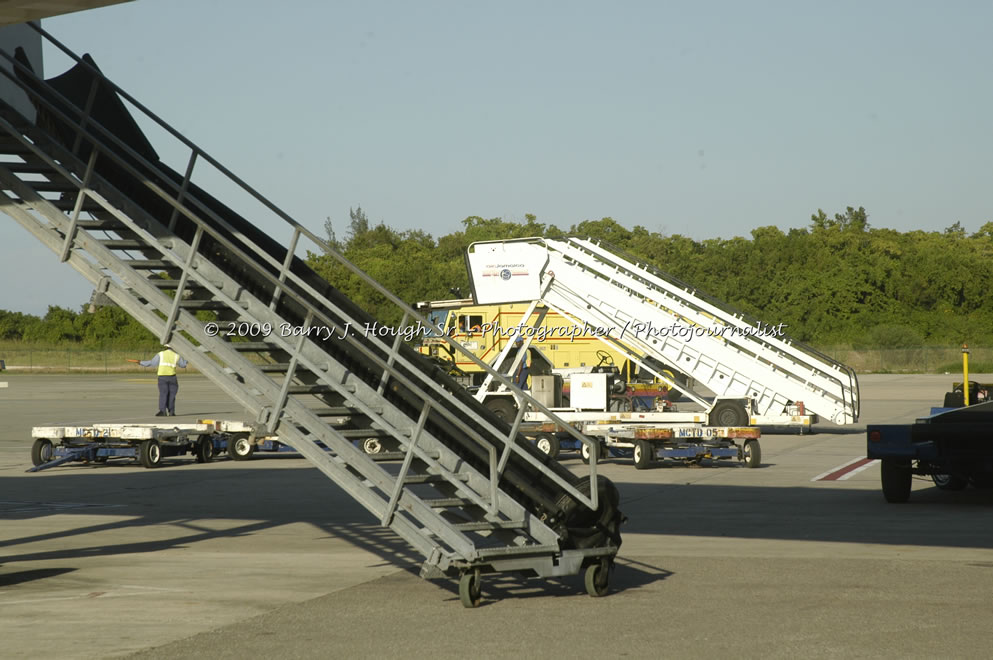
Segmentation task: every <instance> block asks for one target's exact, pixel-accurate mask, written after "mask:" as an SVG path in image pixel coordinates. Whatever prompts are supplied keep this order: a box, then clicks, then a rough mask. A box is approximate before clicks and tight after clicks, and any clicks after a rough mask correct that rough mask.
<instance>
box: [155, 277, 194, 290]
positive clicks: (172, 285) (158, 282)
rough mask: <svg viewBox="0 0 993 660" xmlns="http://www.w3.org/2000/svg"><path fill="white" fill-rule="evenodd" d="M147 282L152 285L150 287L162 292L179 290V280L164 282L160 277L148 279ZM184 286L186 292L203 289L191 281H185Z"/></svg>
mask: <svg viewBox="0 0 993 660" xmlns="http://www.w3.org/2000/svg"><path fill="white" fill-rule="evenodd" d="M148 281H149V282H150V283H151V284H152V286H154V287H156V288H159V289H163V290H168V289H178V288H179V280H164V279H162V278H160V277H149V278H148ZM185 286H186V289H187V290H190V289H203V288H204V286H203V285H202V284H200V283H199V282H195V281H193V280H186V285H185Z"/></svg>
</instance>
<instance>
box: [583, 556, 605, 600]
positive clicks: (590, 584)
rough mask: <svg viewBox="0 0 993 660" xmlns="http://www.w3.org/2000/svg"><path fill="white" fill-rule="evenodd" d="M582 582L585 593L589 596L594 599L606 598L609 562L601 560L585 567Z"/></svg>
mask: <svg viewBox="0 0 993 660" xmlns="http://www.w3.org/2000/svg"><path fill="white" fill-rule="evenodd" d="M583 581H584V582H585V583H586V593H588V594H589V595H591V596H593V597H594V598H599V597H601V596H606V595H607V592H608V591H609V590H610V562H609V561H607V560H603V561H598V562H597V563H595V564H590V565H589V566H587V567H586V575H585V578H584V580H583Z"/></svg>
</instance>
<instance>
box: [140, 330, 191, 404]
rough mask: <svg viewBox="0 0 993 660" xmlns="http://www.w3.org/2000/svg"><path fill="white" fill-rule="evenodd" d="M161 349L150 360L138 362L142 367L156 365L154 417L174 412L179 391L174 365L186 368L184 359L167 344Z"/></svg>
mask: <svg viewBox="0 0 993 660" xmlns="http://www.w3.org/2000/svg"><path fill="white" fill-rule="evenodd" d="M162 349H163V350H161V351H159V352H158V353H156V354H155V357H153V358H152V359H151V360H142V361H141V362H139V363H138V364H140V365H141V366H143V367H158V375H159V411H158V412H157V413H155V416H156V417H165V416H167V415H175V414H176V392H178V391H179V379H178V378H176V367H179V368H180V369H185V368H186V360H184V359H183V358H181V357H179V354H178V353H176V351H174V350H172V347H171V346H169V344H165V345H164V346H163V347H162Z"/></svg>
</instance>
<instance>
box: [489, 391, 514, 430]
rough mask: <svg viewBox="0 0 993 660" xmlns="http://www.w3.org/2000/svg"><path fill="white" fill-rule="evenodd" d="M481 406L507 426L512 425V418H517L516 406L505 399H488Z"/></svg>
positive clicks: (499, 397) (500, 397)
mask: <svg viewBox="0 0 993 660" xmlns="http://www.w3.org/2000/svg"><path fill="white" fill-rule="evenodd" d="M483 405H484V406H485V407H486V409H487V410H489V411H490V412H492V413H493V414H494V415H496V416H497V417H499V418H500V420H501V421H503V422H506V423H508V424H513V423H514V418H515V417H517V406H516V405H514V402H513V401H511V400H510V399H508V398H506V397H502V396H498V397H490V398H488V399H486V402H485V403H483Z"/></svg>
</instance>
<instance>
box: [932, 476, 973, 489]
mask: <svg viewBox="0 0 993 660" xmlns="http://www.w3.org/2000/svg"><path fill="white" fill-rule="evenodd" d="M931 481H933V482H934V485H935V486H937V487H938V488H940V489H941V490H952V491H954V490H963V489H964V488H965V487H966V486H968V485H969V479H968V478H967V477H960V476H958V475H957V474H932V475H931Z"/></svg>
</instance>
